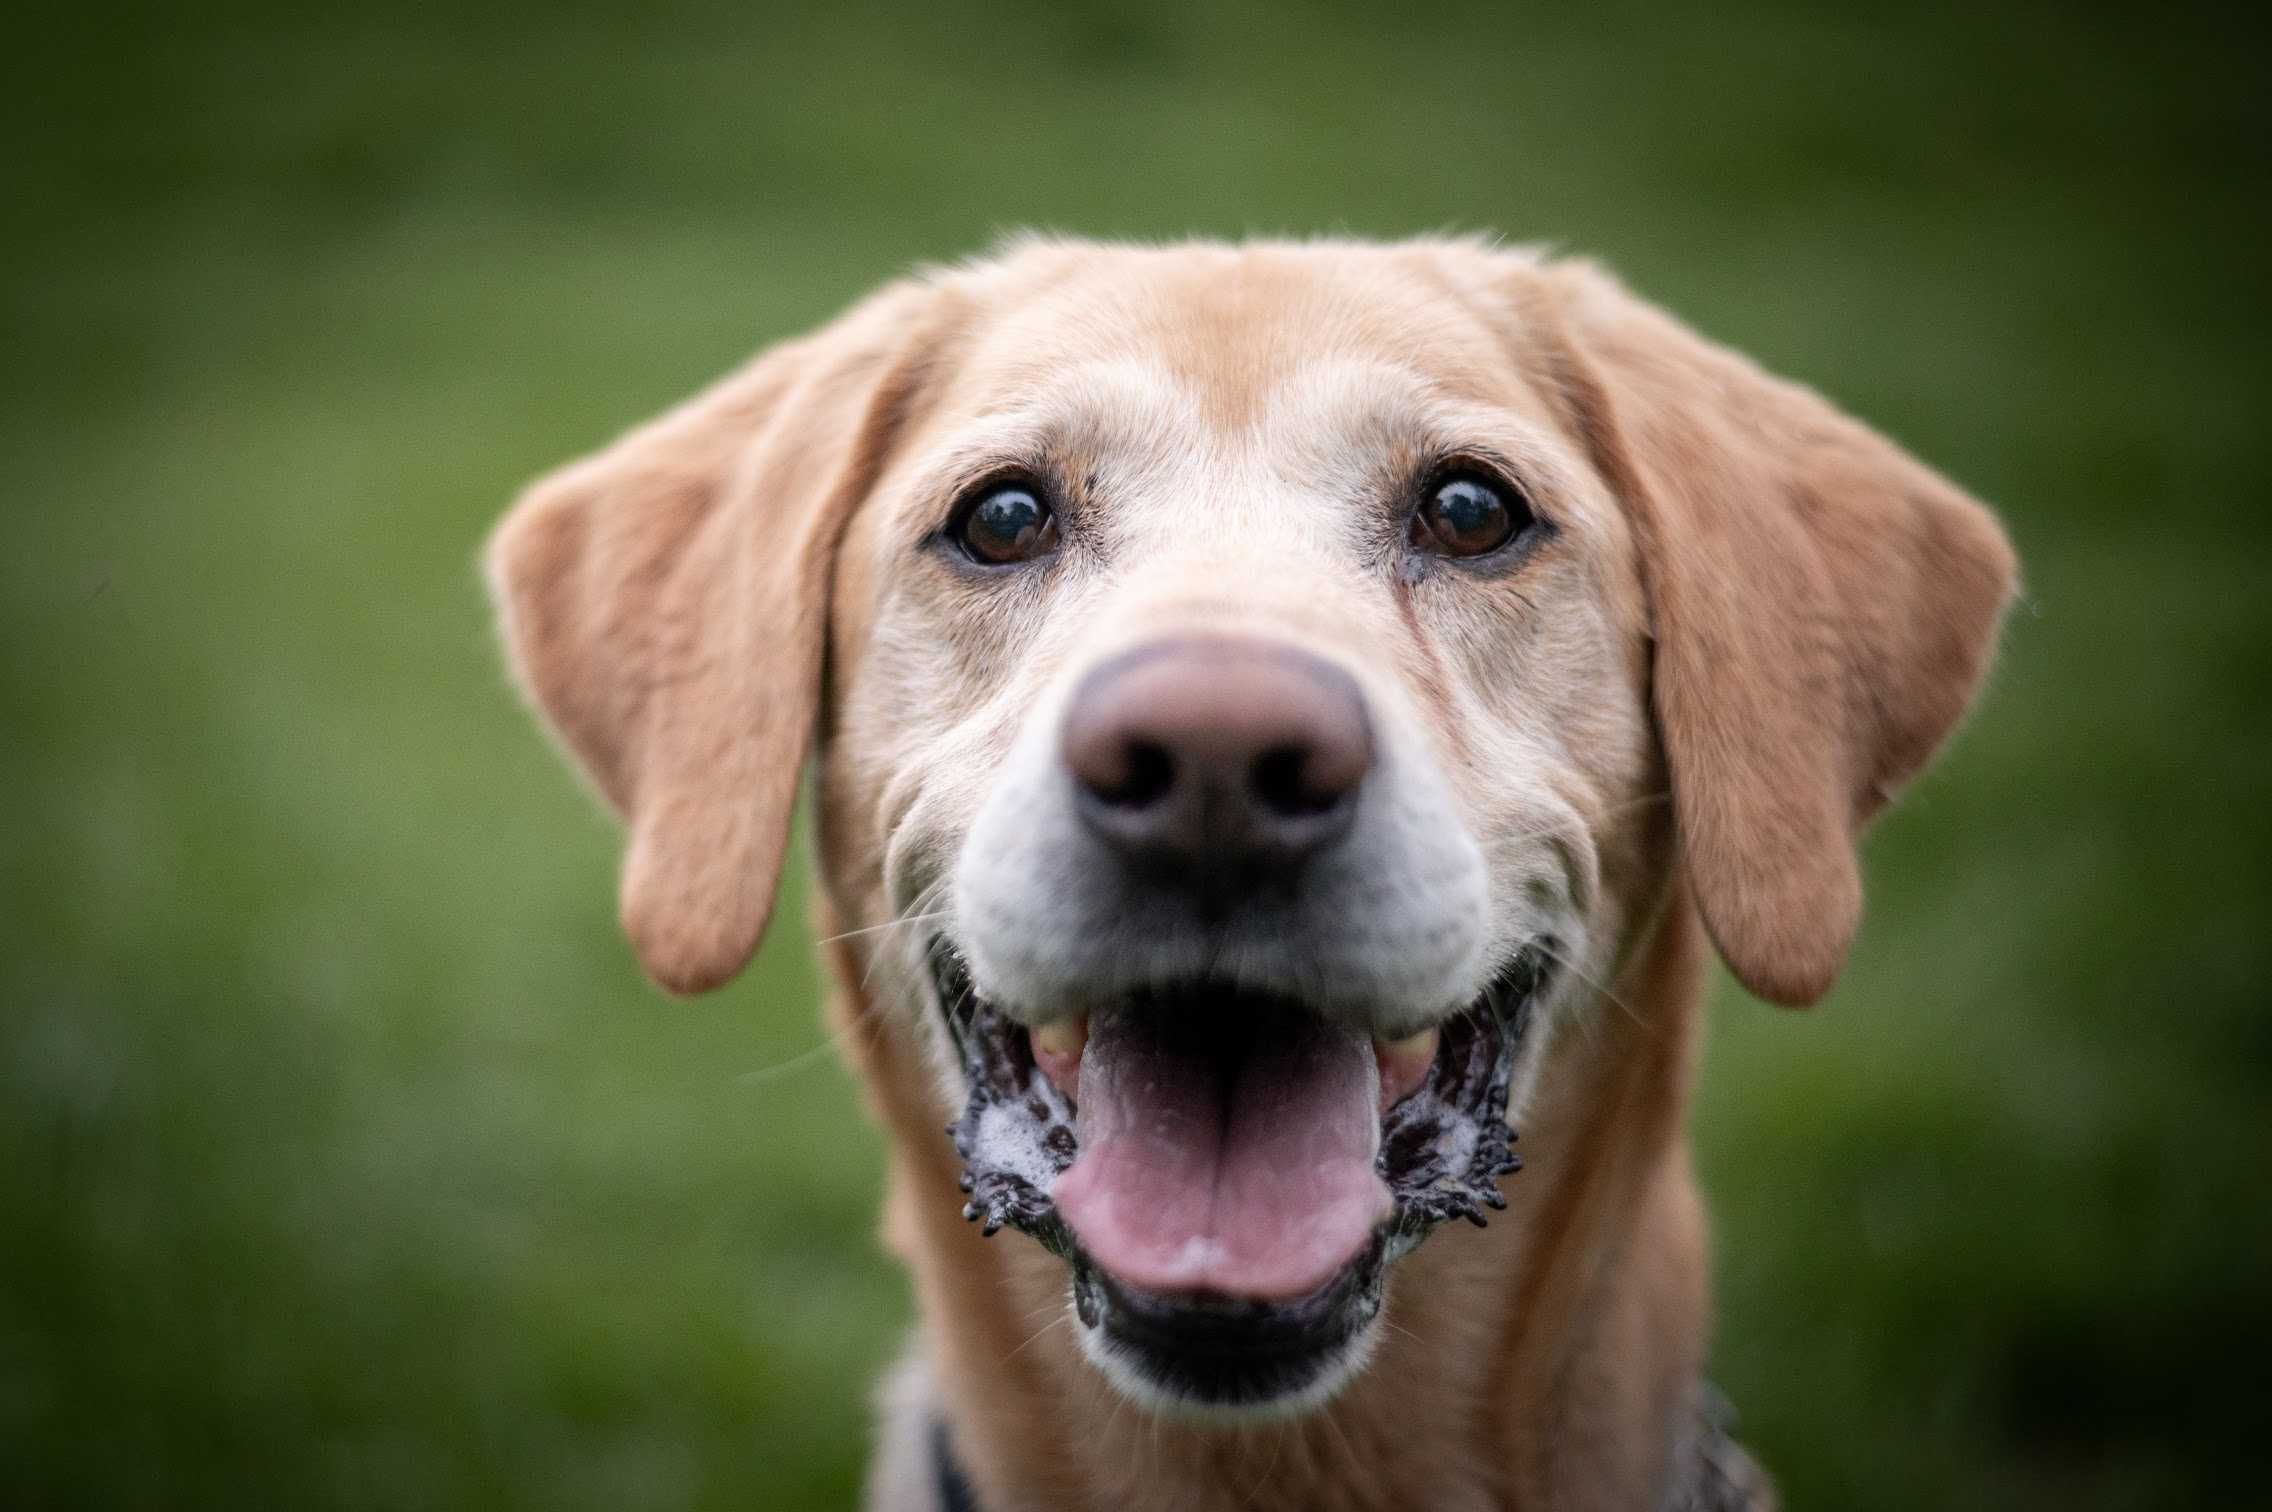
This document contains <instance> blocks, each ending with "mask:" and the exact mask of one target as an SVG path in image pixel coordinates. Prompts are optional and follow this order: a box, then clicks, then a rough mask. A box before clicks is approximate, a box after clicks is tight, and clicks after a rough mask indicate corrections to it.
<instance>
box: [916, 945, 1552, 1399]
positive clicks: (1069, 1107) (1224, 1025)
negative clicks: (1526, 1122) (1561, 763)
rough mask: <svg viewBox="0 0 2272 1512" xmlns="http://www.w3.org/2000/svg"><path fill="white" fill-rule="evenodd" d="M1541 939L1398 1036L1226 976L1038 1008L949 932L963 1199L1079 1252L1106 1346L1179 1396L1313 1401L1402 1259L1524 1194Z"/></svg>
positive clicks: (937, 958)
mask: <svg viewBox="0 0 2272 1512" xmlns="http://www.w3.org/2000/svg"><path fill="white" fill-rule="evenodd" d="M1544 960H1545V955H1544V952H1543V951H1525V952H1523V953H1521V954H1518V955H1517V956H1516V957H1515V958H1514V959H1513V960H1511V961H1510V962H1509V963H1508V965H1507V968H1506V970H1505V971H1503V972H1502V973H1501V974H1500V976H1499V977H1498V978H1497V979H1496V980H1495V981H1494V982H1493V983H1492V984H1491V986H1490V987H1489V988H1488V989H1487V990H1486V991H1485V992H1484V993H1482V994H1481V995H1479V997H1478V998H1477V999H1476V1000H1475V1002H1474V1003H1473V1004H1471V1005H1470V1007H1469V1008H1468V1009H1467V1010H1466V1011H1464V1012H1462V1013H1459V1014H1456V1015H1454V1016H1452V1017H1451V1018H1448V1019H1446V1020H1444V1021H1443V1022H1442V1023H1441V1024H1439V1025H1437V1026H1435V1027H1434V1028H1431V1029H1429V1030H1427V1031H1425V1033H1424V1034H1422V1035H1419V1036H1414V1037H1412V1038H1411V1039H1408V1040H1405V1041H1399V1042H1397V1043H1396V1044H1393V1045H1382V1044H1380V1043H1379V1042H1373V1044H1372V1045H1371V1048H1370V1049H1368V1048H1367V1045H1366V1040H1365V1038H1364V1037H1363V1036H1362V1035H1355V1036H1354V1037H1353V1038H1352V1031H1348V1030H1343V1029H1338V1028H1335V1027H1333V1026H1331V1025H1328V1024H1326V1023H1325V1022H1324V1021H1323V1020H1322V1018H1321V1016H1319V1015H1316V1014H1313V1013H1310V1012H1309V1011H1308V1010H1306V1009H1305V1008H1303V1006H1302V1005H1301V1004H1299V1003H1296V1002H1290V1001H1287V1000H1284V999H1277V998H1271V997H1268V996H1266V995H1257V994H1254V993H1252V992H1250V991H1244V990H1240V989H1234V988H1228V987H1224V986H1221V985H1218V984H1210V983H1205V982H1199V983H1185V984H1178V985H1176V986H1173V987H1169V988H1163V989H1158V990H1155V991H1152V992H1148V993H1145V994H1142V995H1141V996H1139V997H1137V998H1134V999H1131V1000H1130V1001H1127V1002H1125V1003H1122V1004H1119V1005H1116V1006H1115V1007H1113V1008H1111V1009H1107V1010H1104V1011H1102V1012H1100V1013H1098V1014H1096V1015H1093V1016H1092V1017H1093V1019H1094V1024H1095V1031H1096V1032H1095V1034H1094V1036H1093V1038H1092V1037H1091V1034H1090V1028H1089V1021H1087V1020H1084V1021H1082V1023H1081V1024H1080V1025H1079V1026H1078V1027H1077V1028H1076V1029H1067V1028H1066V1027H1065V1026H1063V1025H1055V1026H1051V1025H1045V1026H1041V1027H1039V1028H1033V1029H1029V1028H1028V1027H1027V1026H1026V1025H1025V1024H1023V1023H1021V1022H1019V1021H1018V1020H1016V1019H1013V1018H1012V1017H1010V1016H1009V1015H1007V1014H1006V1013H1004V1012H1002V1011H1000V1010H999V1009H997V1008H996V1007H995V1006H994V1005H992V1004H991V1003H989V1002H988V1001H987V1000H986V999H985V998H984V997H982V996H981V995H980V994H979V993H978V992H976V991H975V990H974V988H973V986H972V984H971V980H970V976H969V973H968V971H967V969H966V968H965V967H964V965H963V962H962V957H961V954H960V953H959V952H958V951H956V950H955V949H954V947H953V946H952V944H951V943H949V942H947V941H946V940H944V939H942V940H940V941H938V942H936V943H935V945H934V948H933V950H932V968H933V978H934V986H935V988H936V990H937V994H938V1003H939V1007H940V1009H941V1011H942V1013H943V1016H944V1020H945V1023H946V1026H947V1028H948V1030H949V1032H950V1034H951V1036H952V1039H953V1041H954V1044H955V1046H956V1048H957V1050H958V1052H959V1054H960V1056H961V1060H962V1065H963V1071H964V1077H965V1081H966V1083H967V1086H968V1092H969V1096H968V1102H967V1105H966V1107H965V1109H964V1111H963V1114H962V1116H961V1117H960V1118H959V1119H957V1120H956V1122H955V1123H954V1124H953V1125H951V1126H949V1130H948V1132H949V1134H950V1135H951V1136H952V1137H953V1139H954V1142H955V1145H956V1148H957V1149H958V1150H959V1151H960V1153H961V1154H962V1156H963V1160H964V1166H965V1168H964V1172H963V1177H962V1188H963V1191H964V1192H965V1193H966V1194H968V1199H969V1200H968V1202H967V1204H966V1206H965V1208H964V1215H965V1216H966V1217H968V1218H970V1219H972V1220H974V1221H978V1222H980V1223H982V1224H983V1229H982V1232H984V1233H986V1234H988V1235H992V1234H993V1233H995V1232H997V1231H998V1230H1000V1229H1002V1228H1004V1227H1010V1228H1016V1229H1019V1230H1021V1231H1022V1232H1024V1233H1026V1234H1029V1235H1031V1236H1032V1237H1033V1238H1035V1239H1037V1240H1039V1241H1040V1242H1041V1243H1042V1244H1043V1245H1044V1246H1046V1247H1047V1248H1049V1249H1050V1250H1051V1251H1053V1252H1054V1253H1056V1254H1057V1255H1058V1256H1060V1257H1061V1258H1062V1259H1064V1260H1065V1261H1066V1262H1067V1265H1068V1268H1069V1271H1070V1278H1069V1279H1070V1286H1071V1291H1072V1299H1073V1305H1074V1312H1075V1314H1076V1316H1077V1318H1078V1321H1079V1327H1078V1328H1077V1330H1076V1332H1077V1334H1078V1336H1079V1338H1080V1341H1081V1347H1082V1350H1083V1352H1084V1353H1085V1355H1086V1356H1087V1358H1088V1359H1089V1360H1090V1361H1091V1362H1092V1363H1093V1364H1094V1365H1095V1366H1096V1368H1097V1369H1098V1370H1099V1371H1101V1372H1102V1373H1103V1374H1104V1375H1105V1377H1106V1378H1107V1379H1108V1380H1109V1381H1111V1382H1112V1383H1113V1384H1114V1385H1115V1386H1116V1387H1117V1388H1119V1389H1120V1390H1121V1391H1122V1392H1123V1393H1124V1394H1126V1395H1127V1396H1129V1397H1130V1398H1132V1399H1134V1400H1135V1401H1137V1402H1138V1403H1140V1404H1142V1405H1143V1406H1145V1407H1148V1408H1150V1409H1152V1410H1155V1411H1159V1412H1162V1413H1166V1414H1172V1415H1178V1416H1189V1417H1203V1418H1212V1419H1218V1420H1240V1419H1249V1420H1251V1419H1257V1418H1270V1417H1285V1416H1289V1415H1295V1414H1299V1413H1302V1412H1305V1411H1307V1410H1310V1409H1311V1408H1314V1407H1316V1406H1318V1405H1320V1404H1322V1403H1323V1402H1325V1401H1326V1400H1327V1399H1329V1398H1330V1397H1331V1396H1333V1394H1334V1393H1335V1392H1337V1391H1339V1390H1340V1389H1341V1388H1342V1387H1343V1386H1345V1385H1346V1384H1348V1382H1349V1381H1350V1380H1352V1379H1353V1378H1355V1377H1356V1376H1357V1375H1358V1374H1359V1373H1360V1372H1361V1371H1362V1370H1363V1369H1364V1367H1365V1364H1366V1362H1367V1361H1368V1360H1369V1358H1370V1357H1371V1354H1372V1351H1373V1348H1374V1345H1375V1343H1376V1341H1377V1337H1378V1331H1379V1328H1380V1313H1381V1308H1382V1300H1383V1293H1384V1288H1385V1286H1386V1282H1387V1275H1388V1270H1389V1267H1390V1266H1391V1265H1392V1264H1393V1263H1394V1262H1395V1261H1396V1259H1397V1258H1398V1257H1399V1256H1401V1255H1403V1254H1404V1253H1406V1252H1407V1251H1409V1250H1410V1249H1412V1248H1413V1247H1414V1246H1415V1245H1417V1244H1419V1243H1420V1242H1421V1241H1422V1240H1423V1239H1424V1238H1425V1237H1426V1236H1427V1234H1428V1233H1429V1232H1430V1231H1431V1230H1432V1229H1434V1228H1435V1227H1436V1226H1437V1225H1439V1224H1441V1223H1442V1222H1444V1221H1446V1220H1447V1219H1450V1218H1454V1217H1457V1218H1464V1219H1467V1220H1468V1221H1469V1222H1472V1223H1474V1224H1476V1225H1477V1226H1479V1227H1480V1226H1481V1225H1482V1224H1483V1223H1484V1222H1485V1221H1486V1220H1485V1217H1484V1213H1483V1209H1485V1208H1496V1207H1503V1206H1505V1203H1504V1201H1503V1199H1502V1198H1501V1197H1500V1195H1499V1192H1498V1180H1499V1178H1500V1177H1502V1176H1504V1175H1507V1174H1509V1173H1511V1172H1513V1171H1514V1170H1516V1169H1517V1168H1518V1167H1519V1166H1520V1164H1521V1162H1520V1161H1519V1160H1518V1159H1516V1157H1515V1156H1514V1154H1513V1152H1512V1149H1511V1143H1512V1141H1513V1139H1514V1133H1513V1131H1512V1130H1511V1129H1510V1128H1509V1127H1508V1125H1507V1121H1506V1111H1507V1095H1508V1088H1509V1084H1510V1081H1511V1079H1512V1076H1513V1070H1514V1066H1515V1062H1516V1060H1517V1057H1518V1056H1519V1054H1520V1052H1521V1050H1522V1048H1523V1039H1524V1031H1525V1027H1526V1026H1527V1024H1528V1021H1529V1018H1530V1010H1531V1007H1532V1004H1533V1002H1534V1001H1535V1000H1536V999H1537V997H1538V996H1539V995H1540V992H1541V990H1542V985H1543V974H1544V973H1543V961H1544Z"/></svg>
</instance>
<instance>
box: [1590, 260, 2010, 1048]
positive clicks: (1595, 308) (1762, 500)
mask: <svg viewBox="0 0 2272 1512" xmlns="http://www.w3.org/2000/svg"><path fill="white" fill-rule="evenodd" d="M1549 276H1550V277H1551V278H1552V279H1554V280H1555V281H1556V282H1557V283H1558V284H1559V286H1560V289H1561V293H1562V310H1563V320H1564V325H1565V330H1566V333H1567V336H1568V338H1569V341H1570V343H1571V346H1572V348H1573V351H1572V362H1571V367H1572V372H1571V374H1570V375H1569V377H1570V379H1571V381H1570V384H1569V388H1570V391H1571V393H1572V394H1573V395H1574V397H1575V398H1576V399H1577V401H1578V404H1579V407H1580V409H1581V410H1582V411H1583V412H1584V413H1583V422H1584V425H1585V428H1586V430H1587V432H1588V435H1589V442H1590V444H1591V445H1592V447H1593V449H1594V460H1595V463H1596V465H1597V467H1599V469H1600V470H1601V471H1602V473H1603V475H1604V476H1605V478H1606V479H1607V480H1608V481H1609V483H1610V485H1611V487H1612V488H1614V489H1615V490H1616V491H1617V492H1618V494H1619V495H1621V497H1622V502H1623V503H1624V505H1625V507H1626V509H1627V510H1628V512H1629V514H1630V516H1631V518H1632V520H1633V522H1634V525H1635V528H1636V533H1637V536H1638V543H1639V547H1640V553H1641V561H1642V572H1643V577H1644V581H1645V584H1646V588H1647V593H1648V601H1649V614H1650V622H1651V634H1652V636H1653V639H1654V642H1655V645H1654V660H1653V671H1652V698H1653V700H1654V703H1655V711H1656V719H1657V725H1658V731H1659V735H1660V738H1661V739H1662V741H1663V744H1664V752H1665V758H1666V761H1667V763H1668V765H1669V766H1670V768H1671V774H1672V787H1673V811H1674V816H1675V820H1676V825H1677V828H1678V832H1679V835H1680V840H1681V845H1682V855H1683V861H1684V864H1685V866H1686V868H1687V872H1688V877H1689V881H1690V883H1691V885H1692V888H1693V891H1694V893H1695V897H1696V902H1697V907H1698V909H1699V911H1700V912H1701V913H1702V915H1703V918H1704V923H1705V927H1706V928H1707V929H1708V930H1709V931H1710V933H1711V936H1712V939H1713V942H1714V944H1716V945H1717V946H1718V947H1719V951H1720V955H1721V957H1722V959H1724V960H1725V961H1726V962H1727V963H1728V967H1729V969H1730V970H1731V971H1733V972H1734V973H1735V975H1736V977H1737V979H1738V980H1739V981H1741V982H1742V983H1743V984H1744V986H1746V987H1747V988H1749V989H1750V990H1751V991H1753V992H1755V993H1757V994H1758V995H1759V996H1761V997H1764V998H1767V999H1770V1000H1772V1001H1775V1002H1779V1003H1789V1004H1803V1003H1811V1002H1813V1001H1814V1000H1815V999H1817V998H1819V997H1821V996H1822V994H1823V993H1825V992H1827V991H1828V990H1829V989H1830V985H1831V983H1832V981H1833V980H1835V979H1836V977H1837V975H1838V971H1839V968H1840V967H1841V966H1842V965H1843V964H1844V962H1845V958H1846V950H1847V947H1848V945H1849V944H1850V943H1851V941H1852V939H1853V935H1854V930H1855V927H1856V925H1857V924H1858V923H1859V921H1860V917H1861V907H1862V883H1861V874H1860V872H1859V870H1858V868H1857V866H1856V862H1855V855H1854V842H1855V840H1856V838H1857V836H1858V835H1859V833H1860V831H1861V828H1862V826H1863V825H1864V824H1865V823H1866V822H1867V821H1868V820H1869V818H1870V817H1871V815H1873V814H1875V813H1876V812H1877V811H1878V810H1879V809H1880V808H1881V807H1883V806H1884V805H1885V804H1886V802H1887V801H1888V800H1889V799H1891V798H1892V797H1893V795H1894V794H1895V792H1896V791H1898V790H1899V788H1900V787H1901V785H1902V784H1903V783H1904V782H1906V781H1907V780H1908V779H1909V778H1910V777H1912V776H1914V775H1915V774H1916V773H1917V772H1918V770H1919V769H1921V768H1922V767H1923V766H1924V765H1925V763H1926V761H1927V760H1928V759H1929V758H1930V757H1931V756H1932V754H1933V752H1934V750H1935V748H1936V747H1938V746H1939V745H1940V743H1941V740H1942V739H1943V737H1945V736H1946V735H1947V734H1948V732H1949V730H1950V729H1951V728H1952V727H1953V726H1954V725H1955V723H1956V721H1957V719H1958V717H1959V716H1960V715H1962V714H1963V712H1964V709H1965V706H1966V705H1967V704H1968V703H1969V702H1970V701H1971V699H1972V696H1973V693H1974V691H1975V690H1976V688H1977V687H1978V685H1979V682H1980V677H1981V673H1982V671H1983V670H1984V668H1985V667H1986V665H1987V660H1988V655H1989V652H1990V649H1991V647H1992V645H1993V642H1994V640H1995V634H1996V626H1997V622H1998V620H1999V618H2000V617H2001V614H2002V611H2003V607H2004V605H2005V603H2006V601H2007V600H2008V598H2009V597H2010V595H2011V592H2012V589H2013V582H2014V562H2013V557H2012V551H2011V547H2010V546H2009V545H2008V544H2007V543H2006V541H2005V539H2004V534H2003V531H2002V530H2001V529H2000V528H1999V527H1998V525H1997V523H1996V520H1995V518H1994V516H1992V515H1990V514H1989V513H1988V511H1987V510H1986V509H1984V508H1982V507H1981V506H1980V505H1979V504H1977V503H1975V502H1974V501H1973V500H1972V499H1970V498H1968V497H1966V496H1965V495H1964V494H1963V493H1962V492H1961V491H1959V490H1958V489H1957V488H1956V487H1955V486H1953V485H1952V484H1950V483H1949V482H1948V480H1947V479H1945V478H1942V477H1941V476H1939V475H1938V474H1936V473H1934V472H1933V471H1931V470H1930V469H1928V468H1926V467H1925V466H1923V465H1922V464H1920V463H1919V462H1917V461H1916V459H1914V458H1912V457H1910V456H1909V455H1907V454H1906V453H1904V452H1903V451H1901V450H1900V449H1899V448H1898V447H1896V446H1894V445H1893V444H1892V443H1891V442H1889V441H1887V440H1886V439H1885V438H1884V437H1882V436H1880V435H1878V434H1877V433H1876V432H1874V431H1872V430H1870V429H1868V428H1867V427H1866V426H1863V425H1861V424H1859V423H1858V422H1856V421H1854V420H1852V419H1850V418H1849V417H1847V416H1845V415H1843V414H1840V413H1839V412H1838V411H1837V410H1835V409H1833V408H1832V407H1831V406H1830V405H1829V404H1827V403H1825V402H1824V401H1823V400H1822V399H1821V398H1820V397H1819V396H1818V395H1816V394H1814V393H1812V392H1811V391H1809V390H1807V389H1804V388H1801V387H1799V386H1797V385H1795V384H1791V383H1786V382H1783V381H1781V380H1779V379H1776V378H1773V377H1770V376H1769V375H1768V374H1766V373H1764V372H1762V371H1760V369H1759V368H1757V367H1756V366H1754V365H1753V364H1752V363H1750V362H1749V361H1747V360H1745V359H1744V358H1743V357H1740V356H1738V355H1737V354H1735V353H1733V352H1730V351H1728V350H1726V349H1724V348H1722V347H1718V346H1715V345H1713V344H1711V343H1709V342H1706V341H1704V340H1702V339H1701V338H1699V337H1697V336H1696V335H1695V334H1694V333H1692V332H1690V331H1689V330H1688V329H1686V328H1685V327H1683V326H1681V325H1680V324H1678V323H1677V322H1675V321H1674V320H1672V319H1671V318H1670V317H1668V316H1666V315H1665V314H1663V313H1662V312H1661V311H1659V310H1656V309H1654V308H1653V307H1651V306H1649V305H1646V304H1644V303H1642V302H1641V301H1639V300H1637V299H1635V298H1633V297H1632V296H1631V295H1629V294H1627V293H1626V292H1625V291H1624V290H1623V289H1622V288H1621V287H1619V286H1618V284H1617V283H1616V282H1615V281H1614V280H1612V279H1611V278H1609V277H1608V276H1607V275H1605V274H1603V273H1601V272H1599V271H1597V270H1595V269H1592V268H1590V267H1587V266H1584V265H1582V264H1579V265H1563V266H1559V267H1556V268H1554V269H1552V270H1551V271H1550V274H1549Z"/></svg>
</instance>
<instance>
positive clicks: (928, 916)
mask: <svg viewBox="0 0 2272 1512" xmlns="http://www.w3.org/2000/svg"><path fill="white" fill-rule="evenodd" d="M953 913H954V910H952V909H949V908H938V909H933V910H932V911H930V912H929V913H913V914H903V915H902V916H900V917H899V918H896V919H886V920H885V921H884V922H883V923H881V924H865V925H862V926H861V927H860V928H858V929H847V930H845V931H844V932H843V933H842V934H832V935H824V936H822V937H821V938H820V939H818V940H815V941H814V942H813V943H814V944H816V945H834V944H835V943H836V942H837V941H838V940H849V939H852V938H854V937H856V936H858V935H872V934H883V933H885V932H886V931H889V930H894V929H906V928H908V927H909V926H911V925H915V924H930V923H933V922H935V921H937V920H939V919H944V918H949V917H951V916H952V915H953Z"/></svg>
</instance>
